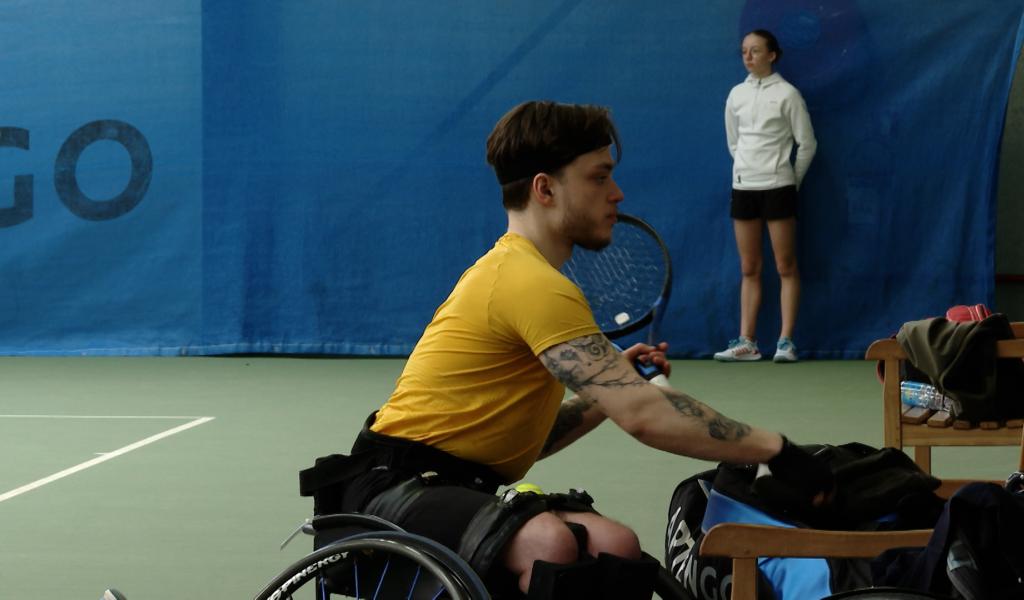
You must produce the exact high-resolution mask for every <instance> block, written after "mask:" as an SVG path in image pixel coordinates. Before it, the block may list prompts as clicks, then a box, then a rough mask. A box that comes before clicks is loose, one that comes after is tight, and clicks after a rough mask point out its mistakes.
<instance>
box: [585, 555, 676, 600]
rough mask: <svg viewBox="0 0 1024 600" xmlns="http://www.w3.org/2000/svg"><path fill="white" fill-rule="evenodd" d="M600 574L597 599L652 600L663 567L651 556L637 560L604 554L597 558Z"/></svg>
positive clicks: (643, 556)
mask: <svg viewBox="0 0 1024 600" xmlns="http://www.w3.org/2000/svg"><path fill="white" fill-rule="evenodd" d="M597 565H598V571H599V573H600V581H601V585H600V590H601V591H600V594H598V595H596V596H594V597H595V598H607V599H608V600H612V599H614V600H651V596H653V595H654V581H655V579H656V578H657V576H658V568H659V567H660V566H661V565H660V563H658V561H657V560H655V558H654V557H653V556H651V555H650V554H647V553H644V554H643V555H642V556H641V557H640V558H639V559H637V560H630V559H627V558H621V557H618V556H615V555H613V554H606V553H604V552H602V553H601V554H599V555H598V556H597Z"/></svg>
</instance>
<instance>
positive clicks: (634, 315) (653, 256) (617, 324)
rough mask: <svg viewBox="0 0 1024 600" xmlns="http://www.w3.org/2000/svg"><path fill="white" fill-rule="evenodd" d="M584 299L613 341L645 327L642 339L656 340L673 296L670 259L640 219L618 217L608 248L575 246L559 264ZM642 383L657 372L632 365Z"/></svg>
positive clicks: (650, 367) (646, 224)
mask: <svg viewBox="0 0 1024 600" xmlns="http://www.w3.org/2000/svg"><path fill="white" fill-rule="evenodd" d="M562 274H564V275H565V276H566V277H568V278H569V279H571V280H572V281H573V283H575V284H576V285H577V286H578V287H579V288H580V290H581V291H582V292H583V295H584V297H586V299H587V302H588V303H589V304H590V309H591V310H592V311H593V313H594V320H595V321H597V326H598V327H600V328H601V332H602V333H604V335H605V336H606V337H607V338H608V339H610V340H615V339H617V338H621V337H623V336H626V335H629V334H631V333H636V332H638V331H640V330H642V329H643V328H644V327H647V328H648V330H647V335H646V340H647V343H648V344H651V345H654V344H655V343H657V342H658V341H660V340H659V338H658V335H659V330H660V327H661V320H662V318H663V317H664V314H665V307H666V306H667V305H668V300H669V295H670V293H671V291H672V260H671V258H670V257H669V254H668V248H667V247H666V246H665V242H664V241H662V239H661V236H659V235H658V232H657V231H655V230H654V228H653V227H651V226H650V225H649V224H648V223H647V222H645V221H644V220H642V219H640V218H638V217H634V216H632V215H625V214H619V219H618V222H617V223H616V224H615V226H614V228H613V229H612V243H611V244H609V245H608V246H607V247H605V248H604V249H602V250H597V251H594V250H587V249H585V248H580V247H578V246H577V247H576V248H575V249H573V253H572V256H571V257H570V258H569V260H568V261H566V263H565V264H564V265H562ZM636 367H637V370H638V371H639V372H640V374H641V375H643V376H644V377H645V378H647V379H649V380H652V381H654V378H655V377H661V378H662V379H663V380H664V381H659V382H658V383H667V380H665V376H664V374H662V373H661V369H658V368H657V367H656V366H654V365H653V364H651V365H644V364H641V363H637V364H636Z"/></svg>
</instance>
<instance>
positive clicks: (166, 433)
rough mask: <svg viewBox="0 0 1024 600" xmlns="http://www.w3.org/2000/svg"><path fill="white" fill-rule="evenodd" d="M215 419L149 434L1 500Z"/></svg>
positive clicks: (4, 496)
mask: <svg viewBox="0 0 1024 600" xmlns="http://www.w3.org/2000/svg"><path fill="white" fill-rule="evenodd" d="M3 416H6V415H3ZM213 419H214V417H198V418H196V419H195V420H194V421H189V422H188V423H185V424H184V425H178V426H177V427H174V428H172V429H168V430H167V431H162V432H160V433H157V434H155V435H151V436H149V437H148V438H146V439H144V440H139V441H137V442H135V443H134V444H128V445H127V446H124V447H122V448H118V449H117V450H114V451H113V452H109V453H107V454H104V455H103V456H97V457H96V458H94V459H92V460H87V461H85V462H84V463H81V464H78V465H75V466H73V467H70V468H67V469H64V470H63V471H61V472H59V473H54V474H53V475H50V476H49V477H43V478H42V479H39V480H36V481H33V482H32V483H29V484H26V485H23V486H21V487H20V488H16V489H13V490H11V491H9V492H7V493H5V494H0V502H4V501H6V500H10V499H11V498H14V497H16V496H20V495H22V494H24V493H26V492H31V491H32V490H34V489H37V488H41V487H43V486H44V485H46V484H48V483H53V482H54V481H57V480H58V479H63V478H65V477H67V476H68V475H74V474H75V473H78V472H79V471H84V470H86V469H88V468H89V467H95V466H96V465H98V464H100V463H103V462H106V461H108V460H110V459H112V458H117V457H118V456H121V455H122V454H127V453H129V452H131V451H132V450H138V449H139V448H141V447H143V446H147V445H149V444H152V443H153V442H158V441H160V440H162V439H164V438H165V437H170V436H172V435H174V434H176V433H181V432H182V431H186V430H188V429H192V428H193V427H197V426H199V425H202V424H203V423H209V422H210V421H212V420H213Z"/></svg>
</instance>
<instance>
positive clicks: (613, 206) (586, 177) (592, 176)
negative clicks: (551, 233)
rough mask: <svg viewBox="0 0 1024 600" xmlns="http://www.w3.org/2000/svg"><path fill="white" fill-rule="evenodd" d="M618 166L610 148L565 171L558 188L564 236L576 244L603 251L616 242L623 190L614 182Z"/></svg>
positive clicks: (583, 157)
mask: <svg viewBox="0 0 1024 600" xmlns="http://www.w3.org/2000/svg"><path fill="white" fill-rule="evenodd" d="M614 168H615V162H614V161H613V160H612V154H611V147H610V146H606V147H604V148H600V149H598V150H594V151H592V152H588V153H586V154H581V155H579V156H577V157H576V159H575V160H573V161H572V162H571V163H569V164H568V165H566V166H565V167H563V168H562V173H561V176H558V177H556V178H555V181H556V183H555V186H556V187H557V189H558V193H559V194H560V196H561V201H562V203H563V212H562V223H561V229H562V234H563V235H564V236H566V237H567V238H569V239H570V240H571V241H572V243H573V244H576V245H579V246H582V247H584V248H586V249H588V250H600V249H601V248H604V247H605V246H607V245H608V244H610V243H611V241H612V226H613V225H615V221H616V218H617V214H618V203H619V202H621V201H622V199H623V194H622V190H621V189H619V186H618V184H616V183H615V180H614V179H612V170H613V169H614Z"/></svg>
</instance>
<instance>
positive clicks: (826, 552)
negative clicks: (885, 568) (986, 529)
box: [700, 523, 932, 558]
mask: <svg viewBox="0 0 1024 600" xmlns="http://www.w3.org/2000/svg"><path fill="white" fill-rule="evenodd" d="M931 535H932V530H931V529H912V530H908V531H825V530H821V529H797V528H790V527H773V526H771V525H748V524H743V523H721V524H719V525H715V526H714V527H712V528H711V531H709V532H708V533H707V535H705V536H704V540H703V541H702V542H701V545H700V553H701V554H702V555H707V556H728V557H733V558H758V557H761V556H791V557H804V558H807V557H819V556H834V557H838V558H871V557H874V556H878V555H879V554H881V553H882V552H884V551H885V550H888V549H890V548H900V547H905V546H924V545H926V544H927V543H928V538H929V537H931Z"/></svg>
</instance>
